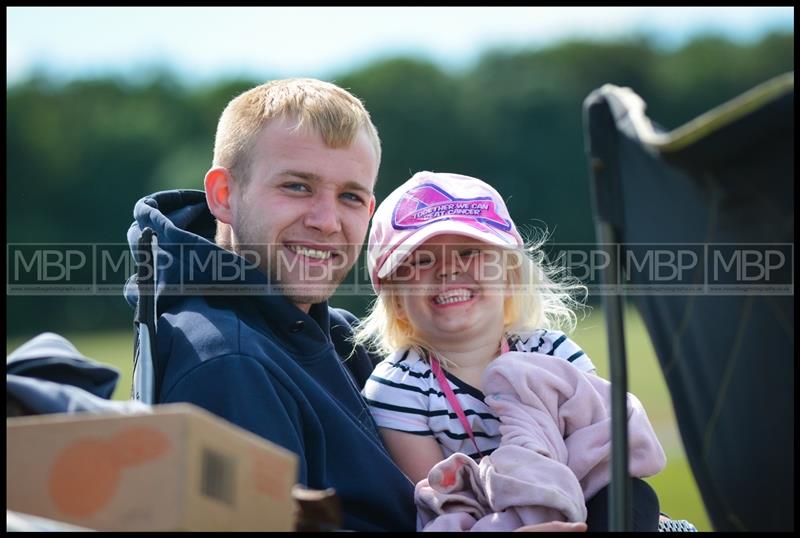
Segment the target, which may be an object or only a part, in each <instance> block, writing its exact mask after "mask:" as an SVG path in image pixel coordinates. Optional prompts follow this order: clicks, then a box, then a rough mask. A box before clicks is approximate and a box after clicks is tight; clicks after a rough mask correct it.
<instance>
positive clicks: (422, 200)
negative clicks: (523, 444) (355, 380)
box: [356, 172, 663, 530]
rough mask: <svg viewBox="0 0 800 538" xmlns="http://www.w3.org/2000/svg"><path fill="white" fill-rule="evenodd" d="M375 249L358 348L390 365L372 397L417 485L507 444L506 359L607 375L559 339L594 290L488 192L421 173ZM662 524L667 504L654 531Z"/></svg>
mask: <svg viewBox="0 0 800 538" xmlns="http://www.w3.org/2000/svg"><path fill="white" fill-rule="evenodd" d="M368 249H369V257H368V264H369V270H370V277H371V280H372V284H373V287H374V288H375V290H376V292H377V294H378V298H377V300H376V302H375V305H374V306H373V309H372V311H371V312H370V314H369V315H368V316H367V318H366V319H365V320H364V321H363V323H362V324H361V326H360V328H359V330H358V332H357V334H356V340H357V341H358V342H360V343H367V344H370V345H372V347H373V348H377V350H378V351H380V352H382V353H383V354H384V355H385V356H386V358H385V359H384V360H383V361H382V362H381V363H380V364H378V366H377V367H376V368H375V370H374V372H373V374H372V376H371V377H370V379H369V381H368V382H367V384H366V385H365V387H364V396H365V398H366V399H367V402H368V404H369V405H370V408H371V411H372V413H373V416H374V418H375V421H376V423H377V425H378V427H379V429H380V432H381V435H382V436H383V439H384V442H385V444H386V446H387V448H388V449H389V451H390V453H391V455H392V457H393V458H394V459H395V461H396V462H397V464H398V466H399V467H400V468H401V469H402V470H403V471H404V472H405V473H406V475H407V476H408V477H409V478H410V479H411V480H412V481H414V482H415V483H419V482H420V481H422V480H424V479H426V478H428V477H429V473H430V471H431V469H432V468H434V466H436V465H437V464H439V462H442V460H444V459H446V458H448V457H450V456H452V455H453V454H467V455H469V456H470V457H472V458H473V459H474V460H476V461H477V460H479V459H480V458H482V457H483V456H490V455H491V454H492V453H493V452H494V451H495V450H496V449H498V447H499V446H500V445H501V438H502V437H503V436H502V435H501V426H502V422H501V420H500V417H499V416H498V414H497V413H496V412H495V409H493V408H492V407H491V406H490V405H489V404H488V403H487V400H488V398H486V397H485V395H484V392H483V390H484V387H483V382H484V380H485V379H486V378H487V377H486V375H487V373H488V372H487V368H489V367H490V366H492V365H493V361H495V359H496V358H497V357H498V356H500V355H504V354H506V353H507V352H509V351H512V352H522V353H531V355H530V357H531V359H530V362H531V364H533V363H534V359H533V357H534V356H535V357H537V359H536V360H541V358H542V357H544V358H545V359H552V360H556V361H564V362H563V363H562V364H559V365H555V364H553V363H549V364H548V362H547V360H546V362H543V363H539V362H537V363H536V364H537V367H539V366H543V367H544V368H545V370H547V369H552V367H553V366H558V368H562V370H560V372H562V373H566V374H567V375H566V376H565V377H573V378H574V379H576V380H577V381H575V383H577V382H578V381H580V382H581V383H586V381H585V380H583V379H582V378H583V377H584V374H594V373H595V367H594V365H593V364H592V362H591V360H590V359H589V357H588V356H587V355H586V354H585V353H584V352H583V350H581V349H580V347H578V345H577V344H575V343H574V342H573V341H572V340H570V339H569V338H567V336H566V335H565V334H564V333H563V332H561V331H559V330H557V327H559V326H561V325H568V326H574V323H575V315H574V313H573V311H572V309H573V307H574V306H576V305H577V302H576V301H575V300H574V299H573V294H574V293H576V292H579V291H584V290H585V288H584V287H583V286H581V285H579V284H563V283H561V284H558V283H556V282H555V280H554V279H553V278H552V277H551V275H552V273H548V272H547V271H546V270H545V268H544V266H543V264H541V262H540V261H539V259H538V258H537V257H536V256H537V255H539V256H540V252H539V251H537V250H536V248H535V247H533V248H526V247H525V245H524V242H523V240H522V237H521V236H520V234H519V232H518V231H517V228H516V226H515V225H514V222H513V221H512V220H511V217H510V215H509V213H508V210H507V208H506V206H505V203H504V202H503V199H502V197H501V196H500V195H499V193H498V192H497V191H496V190H495V189H494V188H492V187H491V186H490V185H488V184H487V183H485V182H483V181H481V180H479V179H476V178H472V177H467V176H462V175H456V174H445V173H431V172H419V173H417V174H416V175H414V176H413V177H412V178H411V179H410V180H408V181H407V182H406V183H405V184H403V185H402V186H401V187H399V188H398V189H397V190H395V191H394V192H393V193H392V194H391V195H390V196H389V197H388V198H387V199H386V200H385V201H384V202H383V203H382V204H381V205H380V207H379V208H378V209H377V210H376V212H375V216H374V218H373V223H372V229H371V232H370V236H369V246H368ZM512 355H513V356H515V357H517V359H518V358H519V353H511V354H509V355H507V356H509V357H510V356H512ZM498 364H499V361H498ZM566 364H570V365H571V366H570V367H566V368H567V369H566V370H564V369H563V368H565V367H564V365H566ZM578 372H582V373H578ZM520 375H523V374H522V372H520ZM536 375H537V376H538V375H540V374H539V373H537V374H536ZM559 375H560V374H559ZM495 377H496V376H495ZM512 377H513V375H512ZM556 377H558V375H557V376H556ZM589 377H592V378H595V379H597V380H599V379H600V378H597V377H596V376H594V375H592V376H589ZM494 383H495V385H496V384H497V381H495V382H494ZM537 390H538V389H537ZM602 390H603V389H602V388H601V389H600V391H601V392H602ZM562 400H563V399H562ZM499 407H500V406H498V405H495V408H499ZM648 426H649V424H648ZM645 429H646V428H645ZM652 437H653V439H654V435H653V436H652ZM655 443H656V444H657V441H655ZM660 448H661V447H660V446H658V447H657V450H655V452H658V451H659V450H660ZM660 457H661V458H662V459H663V452H661V454H660ZM658 458H659V455H658V454H656V455H655V459H656V460H657V459H658ZM448 461H449V460H448ZM459 465H461V464H459ZM657 466H658V463H657V462H656V467H657ZM661 466H662V467H663V462H662V465H661ZM650 468H651V469H652V468H653V467H652V466H651V467H650ZM440 474H441V473H439V474H437V476H440ZM425 485H427V482H426V483H425ZM419 486H420V484H418V488H417V489H418V493H419V489H420V488H419ZM582 500H583V498H582V496H581V501H582ZM657 514H658V508H657V503H656V508H655V516H654V518H655V519H654V523H653V525H654V526H655V522H657V518H658V516H657ZM584 517H585V513H584ZM653 530H655V528H653Z"/></svg>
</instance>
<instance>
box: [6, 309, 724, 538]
mask: <svg viewBox="0 0 800 538" xmlns="http://www.w3.org/2000/svg"><path fill="white" fill-rule="evenodd" d="M600 310H601V309H600V308H596V309H595V311H594V312H592V313H591V314H590V315H588V316H587V317H586V318H584V319H583V320H582V321H581V322H580V323H579V324H578V328H577V329H576V331H575V332H574V333H573V334H572V338H573V340H575V341H576V342H577V343H578V344H579V345H580V346H581V347H582V348H583V349H584V350H585V351H586V353H587V354H588V355H589V356H590V357H591V358H592V361H593V362H594V363H595V365H596V366H597V368H598V371H599V373H600V375H602V376H603V377H605V378H608V350H607V343H606V336H605V334H606V333H605V321H604V319H603V316H602V313H601V311H600ZM625 332H626V346H627V350H628V383H629V390H630V392H632V393H634V394H635V395H636V396H637V397H638V398H639V399H640V400H641V402H642V404H643V405H644V407H645V409H646V410H647V414H648V416H649V417H650V420H651V422H652V423H653V426H654V428H655V431H656V433H657V434H658V437H659V439H660V441H661V444H662V446H663V447H664V451H665V452H666V454H667V467H666V469H664V470H663V471H662V472H661V473H659V474H658V475H656V476H654V477H651V478H648V479H647V481H648V482H649V483H650V485H652V486H653V488H654V489H655V490H656V492H657V493H658V496H659V499H660V501H661V510H662V511H663V512H665V513H667V514H669V515H670V516H671V517H673V518H675V519H686V520H688V521H690V522H692V523H693V524H694V525H695V526H696V527H697V528H698V530H700V531H710V530H713V529H712V528H711V525H710V523H709V521H708V516H707V515H706V511H705V508H704V507H703V502H702V500H701V498H700V494H699V492H698V490H697V486H696V484H695V481H694V477H693V476H692V473H691V470H690V469H689V465H688V462H687V460H686V455H685V453H684V449H683V444H682V442H681V438H680V434H679V433H678V429H677V425H676V422H675V415H674V412H673V410H672V402H671V400H670V396H669V392H668V391H667V388H666V384H665V383H664V378H663V376H662V374H661V370H660V368H659V366H658V361H657V359H656V356H655V352H654V351H653V348H652V346H651V344H650V339H649V337H648V335H647V332H646V330H645V328H644V325H643V324H642V320H641V319H640V318H639V316H638V314H637V313H636V311H635V310H633V309H629V310H628V311H627V313H626V320H625ZM31 336H33V335H31ZM63 336H64V337H66V338H67V339H68V340H70V341H71V342H72V343H73V344H74V345H75V347H77V348H78V350H80V351H81V353H83V354H84V355H86V356H87V357H90V358H92V359H95V360H97V361H100V362H104V363H107V364H110V365H111V366H114V367H115V368H117V369H118V370H119V371H120V374H121V377H120V381H119V383H118V385H117V389H116V391H115V392H114V399H121V400H124V399H127V398H128V397H129V396H130V388H131V367H132V354H133V336H132V331H120V332H105V333H98V334H85V333H77V334H72V333H65V334H64V335H63ZM24 341H25V339H12V340H9V341H7V342H6V354H8V353H10V352H11V351H12V350H13V349H15V348H16V347H17V346H19V345H20V344H22V343H23V342H24Z"/></svg>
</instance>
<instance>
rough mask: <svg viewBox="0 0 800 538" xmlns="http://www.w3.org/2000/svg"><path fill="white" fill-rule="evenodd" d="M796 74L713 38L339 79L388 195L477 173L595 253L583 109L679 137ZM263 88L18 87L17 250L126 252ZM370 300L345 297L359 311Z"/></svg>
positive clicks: (789, 44) (772, 58)
mask: <svg viewBox="0 0 800 538" xmlns="http://www.w3.org/2000/svg"><path fill="white" fill-rule="evenodd" d="M793 68H794V35H793V34H773V35H769V36H767V37H765V38H763V39H762V40H760V41H758V42H756V43H752V44H737V43H733V42H730V41H727V40H725V39H723V38H718V37H714V36H708V37H703V38H698V39H695V40H694V41H692V42H690V43H688V44H687V45H686V46H684V47H682V48H680V49H678V50H673V51H668V50H662V49H659V48H658V47H656V46H655V45H654V44H653V43H651V42H650V41H648V40H647V39H645V38H642V37H636V38H632V39H630V40H626V41H613V42H610V41H605V42H588V41H569V42H563V43H560V44H557V45H554V46H552V47H549V48H544V49H532V50H515V51H509V50H499V49H498V50H492V51H488V52H486V53H485V54H484V56H483V57H482V58H481V59H480V60H479V61H478V62H477V63H476V64H475V65H474V66H473V67H471V68H470V69H468V70H466V71H463V72H459V73H450V72H447V71H444V70H443V69H441V68H440V67H438V66H437V65H435V64H433V63H430V62H428V61H424V60H420V59H413V58H394V59H387V60H383V61H379V62H376V63H372V64H369V65H367V66H366V67H363V68H361V69H359V70H356V71H353V72H349V73H343V74H341V75H340V76H334V77H331V78H330V79H331V80H332V81H334V82H336V83H338V84H340V85H341V86H344V87H346V88H349V89H350V90H351V91H352V92H353V93H354V94H356V95H357V96H359V97H360V98H361V99H363V100H364V102H365V104H366V106H367V108H368V109H369V110H370V112H371V114H372V117H373V120H374V122H375V124H376V126H377V127H378V130H379V132H380V135H381V138H382V140H383V148H384V157H383V163H382V166H381V171H380V176H379V181H378V185H377V189H376V191H377V192H376V194H377V197H378V200H382V199H383V198H384V197H385V196H386V195H387V194H388V193H389V192H390V191H391V190H392V189H393V188H394V187H396V186H397V185H398V184H399V183H400V182H401V181H403V180H405V179H406V178H408V177H409V176H410V175H411V174H412V173H414V172H416V171H419V170H424V169H427V170H436V171H453V172H460V173H464V174H469V175H475V176H478V177H481V178H484V179H486V180H488V181H490V182H491V183H493V184H494V185H495V186H496V187H497V188H498V190H499V191H500V192H501V193H503V194H504V195H505V196H506V197H507V198H508V205H509V209H510V211H511V213H512V215H514V218H515V220H516V222H517V224H518V225H520V226H521V227H522V228H523V229H530V228H532V227H539V228H544V227H547V228H548V229H549V230H550V231H551V232H552V237H551V240H552V241H553V242H556V243H567V242H582V243H587V242H593V241H594V232H593V225H592V217H591V205H590V199H589V189H588V171H587V165H586V158H585V154H584V146H583V126H582V116H581V114H582V108H581V107H582V103H583V100H584V98H585V97H586V96H587V95H588V94H589V93H590V92H591V91H592V90H594V89H596V88H598V87H599V86H601V85H602V84H604V83H614V84H617V85H621V86H630V87H631V88H633V90H634V91H636V92H637V93H638V94H639V95H641V96H642V98H643V99H644V100H645V101H646V102H647V104H648V115H649V116H650V117H651V118H653V119H654V120H656V121H657V122H659V123H660V124H661V125H662V126H664V127H666V128H668V129H672V128H675V127H677V126H679V125H681V124H682V123H684V122H686V121H688V120H690V119H692V118H693V117H695V116H697V115H699V114H701V113H703V112H705V111H707V110H708V109H710V108H713V107H714V106H717V105H719V104H721V103H722V102H724V101H726V100H728V99H730V98H732V97H734V96H736V95H738V94H739V93H741V92H743V91H745V90H747V89H749V88H751V87H753V86H755V85H757V84H759V83H760V82H763V81H764V80H766V79H768V78H770V77H773V76H775V75H778V74H780V73H783V72H786V71H791V70H793ZM261 82H264V81H262V80H226V81H221V82H218V83H215V84H213V85H209V86H203V87H185V86H183V85H181V84H180V83H178V82H177V80H176V79H175V78H174V77H173V76H171V75H170V74H169V72H164V71H159V72H157V73H155V74H151V75H150V76H149V77H148V78H146V79H145V80H143V81H140V82H137V83H130V82H124V81H122V80H118V79H111V78H99V79H89V80H77V81H73V82H70V83H67V84H57V83H54V82H52V81H50V80H48V79H47V78H46V77H42V76H38V77H33V78H31V79H29V80H27V81H25V82H22V83H19V84H16V85H14V86H11V87H9V88H7V93H6V105H7V112H6V151H7V161H6V175H7V180H6V194H7V199H6V222H7V235H6V240H7V242H8V243H34V242H36V243H51V244H58V243H66V242H81V243H92V242H112V243H124V242H125V234H126V231H127V229H128V226H129V224H130V222H131V221H132V209H133V205H134V203H135V202H136V200H138V199H139V198H141V197H142V196H144V195H146V194H149V193H151V192H154V191H158V190H165V189H172V188H198V189H199V188H202V181H203V176H204V174H205V172H206V170H207V169H208V167H209V165H210V163H211V155H212V149H213V140H214V131H215V128H216V122H217V119H218V117H219V114H220V113H221V112H222V109H223V108H224V106H225V105H226V104H227V102H228V101H229V100H230V99H232V98H233V97H235V96H236V95H237V94H238V93H240V92H242V91H244V90H245V89H248V88H250V87H252V86H254V85H257V84H259V83H261ZM7 267H8V266H7ZM120 284H122V283H121V282H120ZM7 299H8V302H7V307H6V308H7V310H6V313H7V316H6V319H7V321H6V328H7V332H8V333H9V334H12V335H18V336H21V337H24V336H32V335H34V334H36V333H39V332H41V331H43V330H53V331H57V332H60V331H73V330H103V329H108V328H123V327H125V326H126V324H129V323H130V319H131V315H132V312H131V310H130V309H129V307H128V306H127V305H126V304H125V302H124V300H123V299H122V298H121V296H99V297H80V296H75V297H69V296H59V297H52V296H49V297H29V296H7ZM368 301H369V297H366V296H360V297H356V296H352V295H350V296H341V297H337V298H336V299H334V303H335V304H336V305H337V306H343V307H345V308H349V309H351V310H352V311H354V312H355V313H356V314H361V313H363V311H364V309H365V307H366V305H367V303H368Z"/></svg>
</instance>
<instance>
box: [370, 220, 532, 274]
mask: <svg viewBox="0 0 800 538" xmlns="http://www.w3.org/2000/svg"><path fill="white" fill-rule="evenodd" d="M497 233H498V234H499V233H502V232H497ZM445 234H457V235H464V236H467V237H469V238H471V239H476V240H478V241H483V242H484V243H488V244H490V245H495V246H498V247H503V248H516V247H518V246H520V245H518V244H516V243H517V242H516V240H515V239H514V238H513V236H512V235H510V234H503V235H507V236H508V238H507V239H506V238H503V237H501V236H500V235H497V234H495V233H492V232H482V231H480V230H478V229H476V228H474V227H473V226H470V225H469V224H466V223H463V222H458V221H452V220H445V221H440V222H434V223H433V224H429V225H427V226H424V227H422V228H420V229H419V230H417V231H416V232H414V233H412V234H411V235H409V236H408V237H406V238H405V239H404V240H403V241H402V242H401V243H400V244H399V245H397V247H395V249H394V250H393V251H392V253H391V254H390V255H389V257H388V258H386V261H384V262H383V265H382V266H381V268H380V269H379V270H378V278H379V279H383V278H386V277H387V276H389V275H391V274H392V273H394V271H395V270H396V269H397V268H398V267H399V266H400V264H401V263H403V261H404V260H405V259H406V258H407V257H408V256H409V255H410V254H411V253H412V252H414V250H416V248H417V247H419V246H420V245H421V244H422V243H424V242H425V241H427V240H428V239H430V238H432V237H436V236H437V235H445Z"/></svg>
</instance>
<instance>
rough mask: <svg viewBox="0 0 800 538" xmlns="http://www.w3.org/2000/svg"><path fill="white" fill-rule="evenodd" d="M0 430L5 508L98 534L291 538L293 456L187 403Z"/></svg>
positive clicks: (15, 423)
mask: <svg viewBox="0 0 800 538" xmlns="http://www.w3.org/2000/svg"><path fill="white" fill-rule="evenodd" d="M153 410H154V413H153V414H141V415H124V416H122V415H114V416H109V415H89V414H55V415H39V416H31V417H16V418H9V419H7V421H6V471H7V478H6V499H7V501H6V508H7V509H8V510H16V511H19V512H23V513H27V514H34V515H37V516H42V517H46V518H49V519H53V520H57V521H64V522H68V523H73V524H75V525H80V526H82V527H88V528H90V529H97V530H120V531H122V530H124V531H162V530H166V531H169V530H182V531H193V530H209V531H216V530H219V531H221V530H231V531H245V530H252V531H291V530H294V524H295V518H296V503H295V501H294V500H293V499H292V494H291V489H292V486H293V485H294V483H295V482H296V479H297V456H296V455H295V454H294V453H292V452H290V451H288V450H285V449H283V448H281V447H279V446H277V445H275V444H272V443H270V442H268V441H266V440H264V439H262V438H261V437H259V436H257V435H254V434H252V433H250V432H248V431H246V430H244V429H242V428H239V427H238V426H234V425H233V424H231V423H229V422H227V421H224V420H222V419H220V418H219V417H216V416H215V415H212V414H211V413H209V412H207V411H205V410H203V409H201V408H199V407H197V406H194V405H189V404H183V403H181V404H167V405H158V406H154V407H153Z"/></svg>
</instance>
